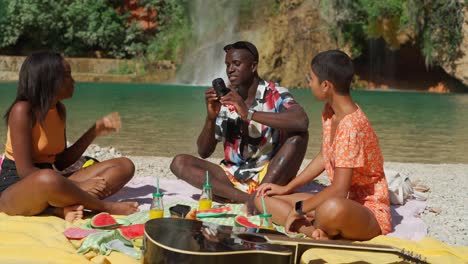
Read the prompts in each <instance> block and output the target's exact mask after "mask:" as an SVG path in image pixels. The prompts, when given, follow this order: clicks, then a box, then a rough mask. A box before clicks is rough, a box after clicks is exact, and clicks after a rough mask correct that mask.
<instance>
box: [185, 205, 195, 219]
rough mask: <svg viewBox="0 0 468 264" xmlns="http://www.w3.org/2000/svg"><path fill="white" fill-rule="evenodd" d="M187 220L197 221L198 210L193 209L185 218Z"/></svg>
mask: <svg viewBox="0 0 468 264" xmlns="http://www.w3.org/2000/svg"><path fill="white" fill-rule="evenodd" d="M185 219H191V220H197V209H196V208H193V209H192V210H190V212H189V213H188V214H187V215H186V216H185Z"/></svg>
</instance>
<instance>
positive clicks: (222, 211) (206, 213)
mask: <svg viewBox="0 0 468 264" xmlns="http://www.w3.org/2000/svg"><path fill="white" fill-rule="evenodd" d="M231 210H232V208H231V207H229V206H224V207H220V208H212V209H206V210H198V211H197V218H205V217H220V216H224V215H226V214H227V213H228V212H230V211H231Z"/></svg>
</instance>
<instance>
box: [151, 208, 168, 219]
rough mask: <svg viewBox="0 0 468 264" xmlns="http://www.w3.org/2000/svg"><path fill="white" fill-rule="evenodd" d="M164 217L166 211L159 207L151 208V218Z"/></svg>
mask: <svg viewBox="0 0 468 264" xmlns="http://www.w3.org/2000/svg"><path fill="white" fill-rule="evenodd" d="M162 217H164V211H163V210H159V209H151V210H150V211H149V219H156V218H162Z"/></svg>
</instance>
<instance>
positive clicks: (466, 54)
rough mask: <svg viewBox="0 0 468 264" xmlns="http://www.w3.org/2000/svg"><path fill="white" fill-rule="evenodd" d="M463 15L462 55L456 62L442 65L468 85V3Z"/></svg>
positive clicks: (460, 52) (460, 51)
mask: <svg viewBox="0 0 468 264" xmlns="http://www.w3.org/2000/svg"><path fill="white" fill-rule="evenodd" d="M463 17H464V21H463V26H462V33H463V41H462V43H461V44H460V47H459V49H460V50H459V54H460V56H459V57H458V59H457V60H455V61H454V62H452V63H449V64H447V65H442V67H443V68H444V70H445V71H446V72H447V73H449V74H450V75H452V76H454V77H455V78H457V79H458V80H459V81H461V82H462V83H463V84H465V85H467V86H468V7H467V6H466V5H465V7H464V8H463Z"/></svg>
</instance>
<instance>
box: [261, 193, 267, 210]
mask: <svg viewBox="0 0 468 264" xmlns="http://www.w3.org/2000/svg"><path fill="white" fill-rule="evenodd" d="M262 207H263V214H266V213H267V211H266V205H265V198H264V196H262Z"/></svg>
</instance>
